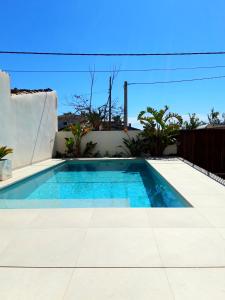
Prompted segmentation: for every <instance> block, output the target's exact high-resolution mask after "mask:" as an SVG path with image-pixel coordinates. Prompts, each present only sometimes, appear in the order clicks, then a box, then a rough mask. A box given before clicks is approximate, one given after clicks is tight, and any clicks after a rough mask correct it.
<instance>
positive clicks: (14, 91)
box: [11, 88, 52, 95]
mask: <svg viewBox="0 0 225 300" xmlns="http://www.w3.org/2000/svg"><path fill="white" fill-rule="evenodd" d="M41 92H52V89H50V88H47V89H38V90H33V89H32V90H31V89H17V88H14V89H11V94H12V95H20V94H35V93H41Z"/></svg>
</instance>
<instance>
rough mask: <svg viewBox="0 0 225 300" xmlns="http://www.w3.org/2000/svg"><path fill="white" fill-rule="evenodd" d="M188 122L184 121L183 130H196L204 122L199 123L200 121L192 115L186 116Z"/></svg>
mask: <svg viewBox="0 0 225 300" xmlns="http://www.w3.org/2000/svg"><path fill="white" fill-rule="evenodd" d="M188 116H189V120H188V121H184V126H183V127H184V129H196V128H197V127H199V126H200V125H203V124H204V122H202V121H200V119H199V118H198V117H197V115H196V114H195V113H194V114H188Z"/></svg>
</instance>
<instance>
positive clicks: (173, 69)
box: [5, 65, 225, 73]
mask: <svg viewBox="0 0 225 300" xmlns="http://www.w3.org/2000/svg"><path fill="white" fill-rule="evenodd" d="M219 68H225V65H218V66H196V67H177V68H149V69H116V70H114V71H115V72H154V71H182V70H183V71H184V70H201V69H219ZM5 71H6V72H9V73H90V71H89V70H12V69H5ZM95 72H96V73H112V70H95Z"/></svg>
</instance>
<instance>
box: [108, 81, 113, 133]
mask: <svg viewBox="0 0 225 300" xmlns="http://www.w3.org/2000/svg"><path fill="white" fill-rule="evenodd" d="M111 123H112V77H111V76H110V77H109V130H111V125H112V124H111Z"/></svg>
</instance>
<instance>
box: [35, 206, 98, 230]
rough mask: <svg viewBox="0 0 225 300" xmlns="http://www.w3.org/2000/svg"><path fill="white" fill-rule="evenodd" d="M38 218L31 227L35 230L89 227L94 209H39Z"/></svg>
mask: <svg viewBox="0 0 225 300" xmlns="http://www.w3.org/2000/svg"><path fill="white" fill-rule="evenodd" d="M38 211H39V214H38V217H37V218H35V219H34V220H33V222H32V223H31V224H30V227H33V228H66V227H73V228H82V227H88V225H89V223H90V220H91V216H92V211H93V210H92V209H91V208H90V209H89V208H84V209H82V208H81V209H80V208H75V209H73V208H70V209H68V208H65V209H61V208H59V209H58V208H57V209H39V210H38Z"/></svg>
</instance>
